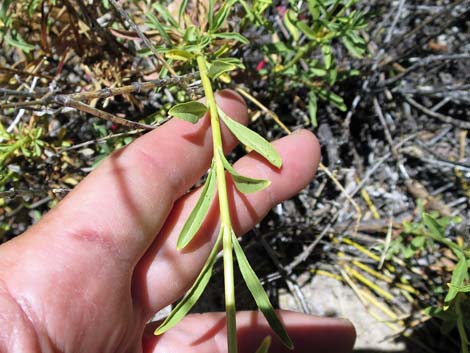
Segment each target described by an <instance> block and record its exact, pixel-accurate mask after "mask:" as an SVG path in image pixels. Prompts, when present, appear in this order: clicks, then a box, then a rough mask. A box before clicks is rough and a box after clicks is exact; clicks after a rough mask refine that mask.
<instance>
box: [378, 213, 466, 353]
mask: <svg viewBox="0 0 470 353" xmlns="http://www.w3.org/2000/svg"><path fill="white" fill-rule="evenodd" d="M460 221H461V219H459V218H458V217H445V216H440V215H439V214H438V213H437V212H434V213H431V214H429V213H425V212H422V219H421V221H419V222H404V224H403V225H404V231H403V232H402V233H401V234H400V237H398V238H397V239H395V240H394V241H392V243H391V245H390V247H389V251H388V254H387V257H388V258H391V257H392V256H399V257H403V258H405V259H407V260H410V259H412V258H413V257H416V256H418V255H420V254H421V253H423V252H426V251H427V252H429V253H433V254H439V253H440V252H441V251H442V250H444V249H448V250H451V251H452V252H453V254H454V255H455V257H456V259H457V263H456V264H455V266H454V269H453V270H452V274H451V280H450V283H447V286H446V287H443V288H440V287H436V288H434V293H435V294H439V293H443V294H445V297H444V298H443V300H442V306H432V307H428V308H427V309H426V310H425V312H426V313H427V314H428V315H431V316H433V317H436V318H438V319H441V320H442V321H443V323H442V325H441V331H442V332H443V333H449V332H450V331H452V330H453V329H457V331H458V333H459V335H460V341H461V351H462V353H468V352H469V348H470V347H469V340H468V335H467V333H466V332H468V331H469V330H470V296H469V295H468V292H470V280H469V279H470V274H469V271H470V248H469V246H468V244H467V245H464V244H459V243H457V242H455V241H452V240H450V239H449V237H447V236H446V229H447V227H448V226H449V225H451V224H455V223H458V222H460Z"/></svg>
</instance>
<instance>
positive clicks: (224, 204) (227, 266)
mask: <svg viewBox="0 0 470 353" xmlns="http://www.w3.org/2000/svg"><path fill="white" fill-rule="evenodd" d="M197 64H198V68H199V73H200V76H201V81H202V87H203V88H204V94H205V96H206V99H207V104H208V106H209V113H210V119H211V129H212V141H213V149H214V157H213V158H214V159H215V169H216V175H217V191H218V195H219V208H220V227H221V229H222V232H223V233H222V234H223V235H222V236H223V238H222V244H223V257H224V286H225V311H226V314H227V337H228V352H229V353H237V351H238V348H237V327H236V316H235V314H236V311H235V287H234V274H233V245H232V239H231V233H232V222H231V220H230V208H229V202H228V196H227V183H226V179H225V169H224V165H223V162H222V159H221V156H220V154H219V153H218V151H219V150H222V134H221V130H220V119H219V115H218V113H217V103H216V101H215V96H214V91H213V90H212V85H211V81H210V79H209V76H208V72H207V62H206V59H205V58H204V57H203V56H201V55H199V56H198V57H197Z"/></svg>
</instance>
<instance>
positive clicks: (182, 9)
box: [178, 0, 188, 25]
mask: <svg viewBox="0 0 470 353" xmlns="http://www.w3.org/2000/svg"><path fill="white" fill-rule="evenodd" d="M186 6H188V0H183V1H182V2H181V5H180V9H179V11H178V23H179V24H180V25H181V20H182V19H183V16H184V13H185V11H186Z"/></svg>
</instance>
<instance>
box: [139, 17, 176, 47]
mask: <svg viewBox="0 0 470 353" xmlns="http://www.w3.org/2000/svg"><path fill="white" fill-rule="evenodd" d="M145 16H146V17H147V18H148V20H149V21H150V22H149V25H150V27H151V28H153V29H156V30H157V31H158V32H159V33H160V36H161V37H162V39H163V40H164V41H165V43H166V44H171V38H170V36H169V35H168V33H166V30H165V29H164V28H163V26H162V24H161V23H160V21H159V20H158V18H157V17H156V16H155V15H154V14H153V13H151V12H147V13H146V14H145Z"/></svg>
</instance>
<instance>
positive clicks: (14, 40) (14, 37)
mask: <svg viewBox="0 0 470 353" xmlns="http://www.w3.org/2000/svg"><path fill="white" fill-rule="evenodd" d="M5 40H6V42H7V43H8V44H10V45H11V46H14V47H16V48H19V49H21V50H22V51H24V52H25V53H29V52H30V51H31V50H33V49H34V48H35V46H34V45H32V44H29V43H28V42H26V41H25V40H24V39H23V38H22V37H21V36H20V35H19V34H18V33H16V32H12V33H11V34H10V35H6V36H5Z"/></svg>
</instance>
